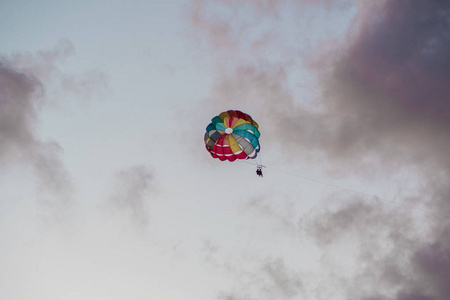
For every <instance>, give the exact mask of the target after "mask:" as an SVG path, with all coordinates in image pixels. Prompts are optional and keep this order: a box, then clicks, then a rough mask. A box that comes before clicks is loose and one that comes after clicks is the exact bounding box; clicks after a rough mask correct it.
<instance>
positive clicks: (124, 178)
mask: <svg viewBox="0 0 450 300" xmlns="http://www.w3.org/2000/svg"><path fill="white" fill-rule="evenodd" d="M153 180H154V177H153V174H152V173H151V172H150V171H149V170H148V169H147V167H145V166H142V165H138V166H134V167H130V168H127V169H124V170H122V171H120V172H119V173H118V174H117V176H116V178H115V182H114V188H113V190H114V192H113V194H112V195H111V196H110V198H109V200H108V203H109V204H110V205H112V206H113V207H114V209H118V210H119V211H120V212H121V213H124V214H126V215H127V216H128V217H130V218H131V220H132V222H133V223H135V224H136V225H139V226H143V227H145V226H146V225H147V224H148V222H149V212H148V199H149V198H148V197H149V195H150V193H151V192H153V188H154V187H153Z"/></svg>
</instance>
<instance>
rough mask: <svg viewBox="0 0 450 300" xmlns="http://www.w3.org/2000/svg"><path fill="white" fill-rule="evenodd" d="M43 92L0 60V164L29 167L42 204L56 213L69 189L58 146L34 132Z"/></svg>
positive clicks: (35, 80)
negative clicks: (33, 174)
mask: <svg viewBox="0 0 450 300" xmlns="http://www.w3.org/2000/svg"><path fill="white" fill-rule="evenodd" d="M44 91H45V90H44V86H43V85H42V83H41V82H40V81H39V79H38V78H37V77H35V76H33V75H32V74H28V73H26V72H24V71H22V70H20V69H17V68H15V66H14V65H13V64H12V63H11V62H10V61H8V60H5V59H3V60H1V61H0V163H1V164H2V165H3V166H5V167H7V166H12V165H29V166H31V167H32V168H33V170H34V172H35V173H36V179H37V186H38V190H39V191H40V192H41V196H40V197H41V200H42V201H43V202H42V203H45V204H46V205H48V206H51V207H52V209H57V210H58V211H59V210H61V209H62V207H65V206H66V204H67V203H68V201H69V199H70V193H71V188H72V187H71V183H70V176H69V174H68V172H67V171H66V170H65V168H64V166H63V163H62V161H61V159H60V153H61V151H62V149H61V147H60V146H59V145H58V144H57V143H56V142H47V141H42V140H41V139H40V138H38V136H37V133H36V127H37V124H38V120H39V111H40V108H41V106H42V105H43V103H44V95H45V93H44Z"/></svg>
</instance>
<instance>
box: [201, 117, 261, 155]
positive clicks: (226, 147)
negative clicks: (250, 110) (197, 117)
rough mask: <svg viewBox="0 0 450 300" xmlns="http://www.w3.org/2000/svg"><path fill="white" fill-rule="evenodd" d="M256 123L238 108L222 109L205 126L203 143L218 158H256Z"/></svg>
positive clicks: (257, 148) (257, 144) (257, 146)
mask: <svg viewBox="0 0 450 300" xmlns="http://www.w3.org/2000/svg"><path fill="white" fill-rule="evenodd" d="M258 127H259V126H258V123H256V121H254V120H253V119H252V117H250V116H249V115H248V114H246V113H243V112H241V111H239V110H228V111H224V112H223V113H221V114H220V115H218V116H215V117H214V118H212V120H211V123H210V124H209V125H208V126H207V127H206V133H205V145H206V150H208V151H209V153H211V156H212V157H214V158H218V159H220V160H229V161H235V160H236V159H249V158H252V159H253V158H256V156H257V155H258V152H259V150H260V146H259V141H258V139H259V136H260V133H259V131H258Z"/></svg>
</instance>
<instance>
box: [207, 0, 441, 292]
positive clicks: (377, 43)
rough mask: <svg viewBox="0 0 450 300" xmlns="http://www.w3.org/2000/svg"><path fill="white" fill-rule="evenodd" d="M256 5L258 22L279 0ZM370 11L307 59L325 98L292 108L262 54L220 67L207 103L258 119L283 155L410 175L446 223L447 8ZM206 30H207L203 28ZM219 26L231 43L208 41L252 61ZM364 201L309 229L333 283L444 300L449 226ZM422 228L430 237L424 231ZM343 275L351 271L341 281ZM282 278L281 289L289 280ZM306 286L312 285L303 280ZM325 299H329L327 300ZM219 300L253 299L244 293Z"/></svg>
mask: <svg viewBox="0 0 450 300" xmlns="http://www.w3.org/2000/svg"><path fill="white" fill-rule="evenodd" d="M202 3H203V2H202ZM254 4H255V14H259V16H260V17H261V16H263V15H265V14H266V13H267V12H264V9H266V10H272V9H276V7H277V5H281V1H280V2H277V1H275V2H270V3H269V2H264V5H266V6H259V5H263V2H254ZM269 4H270V5H269ZM303 4H304V3H303ZM369 4H370V3H367V2H364V1H358V8H359V13H358V15H357V17H356V18H355V20H354V22H353V23H352V24H351V26H350V28H349V30H348V35H347V37H346V39H345V40H343V41H339V42H333V43H332V44H326V48H322V49H316V50H317V51H316V52H315V53H314V55H310V56H308V59H309V60H308V61H304V59H305V56H302V57H298V58H297V61H302V62H304V63H308V65H309V67H310V71H313V72H315V74H316V75H317V76H318V78H319V80H318V89H319V94H318V97H317V98H314V99H311V100H310V101H299V100H298V99H296V96H295V95H296V94H295V92H294V89H293V87H292V85H290V83H289V81H290V79H291V78H290V76H291V74H292V72H291V69H290V67H289V63H288V62H289V61H288V60H279V61H270V62H268V61H267V60H264V57H263V55H262V54H261V55H259V56H258V55H257V57H253V58H252V60H247V61H246V63H242V61H245V59H243V60H242V61H239V59H236V60H226V64H225V63H224V60H222V59H221V58H219V59H217V61H216V63H217V64H218V65H219V67H218V71H217V73H216V83H215V85H214V87H213V89H212V91H211V97H210V98H209V99H207V100H205V102H204V103H202V105H205V104H207V105H209V106H210V107H213V108H214V109H215V110H218V109H219V108H222V107H221V106H223V107H225V106H229V107H240V108H242V109H243V110H245V111H248V112H249V113H250V114H252V115H253V116H258V118H257V120H258V122H259V123H260V125H261V131H262V134H263V135H262V137H267V139H268V140H270V141H271V143H273V144H277V145H279V146H280V147H282V149H283V153H284V156H285V157H289V158H290V159H292V160H293V161H295V160H296V158H298V157H310V158H311V159H317V158H319V159H326V162H327V167H329V168H330V169H334V170H337V171H339V172H341V174H344V175H348V174H355V175H366V174H373V173H377V174H380V175H383V176H385V177H388V178H389V177H390V176H395V175H396V174H399V173H400V172H401V171H402V170H403V171H404V170H408V171H411V172H412V171H414V172H415V174H416V175H417V178H418V182H420V185H421V186H416V188H417V191H415V198H416V201H417V202H416V203H415V204H417V205H423V206H425V207H426V208H429V209H432V210H434V211H439V212H440V213H442V214H444V215H450V205H449V201H448V200H449V199H450V156H449V155H448V153H450V116H449V114H450V96H449V95H450V87H449V85H448V82H450V72H449V70H450V56H449V55H448V53H450V34H449V33H450V22H449V19H450V3H448V2H446V1H437V0H433V1H420V0H410V1H377V2H376V3H375V4H370V5H369ZM210 22H213V21H212V19H211V20H210V21H209V22H204V23H202V26H205V28H203V29H202V30H205V31H207V30H208V26H209V25H211V24H210ZM220 22H221V23H220V24H221V28H224V29H225V30H224V33H225V34H224V35H223V37H222V36H221V35H214V34H213V32H208V33H207V34H208V35H209V37H207V39H209V38H211V36H213V37H214V38H217V39H219V40H220V41H231V42H229V43H226V44H225V46H224V45H221V44H220V43H219V42H212V43H211V44H212V46H213V47H215V48H214V51H216V52H219V53H220V52H221V51H223V52H225V54H224V57H227V55H228V56H231V53H229V52H230V51H231V52H232V53H233V54H234V55H237V56H241V57H244V58H245V57H246V55H248V53H245V51H246V49H250V47H247V46H246V45H248V43H249V42H248V41H242V40H241V39H240V38H241V37H242V35H240V33H238V31H236V30H234V29H233V28H236V27H233V26H235V25H232V22H234V19H232V18H227V17H222V18H221V19H220ZM227 22H229V23H227ZM215 24H217V23H215ZM249 26H250V25H249ZM253 41H254V40H253ZM278 41H280V40H278ZM300 42H301V41H299V43H300ZM230 45H231V46H232V47H231V46H230ZM330 45H331V46H330ZM278 46H279V47H280V48H283V47H287V45H284V44H279V45H278ZM262 47H264V44H263V45H262ZM227 52H228V53H227ZM242 53H244V54H242ZM261 53H264V52H261ZM252 54H254V53H252ZM226 108H228V107H225V109H226ZM260 120H264V121H260ZM364 201H366V200H362V199H359V198H355V199H354V201H350V202H348V201H342V203H343V204H341V205H340V206H338V208H337V209H336V210H334V211H330V210H325V211H322V212H320V213H318V214H316V215H313V216H311V217H309V219H308V221H307V222H306V223H302V225H303V229H304V230H305V231H306V232H307V233H308V234H309V235H310V237H311V238H313V240H314V242H315V243H316V244H317V245H318V246H320V247H321V250H322V251H324V255H325V257H326V258H325V259H324V263H325V264H324V268H327V269H326V270H328V271H329V272H328V273H327V272H325V273H324V274H323V276H324V278H326V280H327V285H328V286H329V287H330V288H331V287H335V288H336V289H337V290H339V292H340V293H342V294H343V295H344V296H343V299H349V298H350V299H371V300H381V299H396V300H430V299H433V300H443V299H447V298H448V297H449V295H450V290H449V289H448V287H449V286H450V282H449V278H450V276H449V274H448V270H449V269H450V266H449V265H448V257H449V254H450V252H449V249H450V247H449V245H450V228H449V225H448V224H449V220H448V219H446V218H440V217H435V216H433V215H431V214H430V215H426V218H427V219H428V221H429V224H428V225H427V226H424V225H423V223H420V220H422V219H421V218H418V219H415V218H413V213H412V211H411V210H409V209H408V208H404V209H402V210H401V211H400V210H388V209H386V207H385V206H383V205H380V204H374V203H366V202H364ZM402 201H405V203H407V202H408V199H402ZM256 204H258V205H256ZM255 208H259V211H260V212H261V214H263V215H264V216H267V213H268V212H269V213H271V214H272V215H273V213H274V212H275V211H274V210H273V209H272V208H268V209H267V208H266V207H264V206H261V205H260V204H259V203H255ZM255 211H258V210H255ZM276 217H277V218H279V217H280V216H279V215H276ZM281 218H283V216H281ZM285 220H286V222H291V220H290V219H288V218H287V217H286V219H285ZM421 227H425V228H421ZM421 229H422V230H424V231H425V232H426V236H425V238H424V237H423V236H422V235H421V234H419V233H418V232H420V231H421ZM348 245H351V246H352V247H353V248H346V247H347V246H348ZM339 249H347V250H348V251H349V252H351V253H354V251H356V255H355V256H352V257H345V259H344V258H340V259H343V262H342V264H344V261H345V262H348V264H347V265H342V264H341V262H340V261H339V258H336V256H333V255H332V253H333V251H338V250H339ZM355 249H356V250H355ZM348 260H350V262H349V261H348ZM340 267H346V268H347V269H346V270H345V271H343V272H339V268H340ZM277 274H278V275H277V278H279V279H280V280H282V279H281V278H283V276H282V272H279V273H277ZM337 274H338V275H337ZM336 277H337V278H336ZM304 288H305V290H308V289H311V288H312V287H311V286H309V285H308V284H306V283H305V284H304ZM325 290H327V288H324V291H325ZM318 295H319V296H318V297H319V299H321V296H320V295H326V293H325V294H320V293H319V294H318ZM222 298H223V299H253V298H252V297H251V296H250V294H248V293H247V292H246V291H245V290H244V291H242V292H240V293H238V292H230V293H224V294H223V295H222ZM324 298H326V297H324Z"/></svg>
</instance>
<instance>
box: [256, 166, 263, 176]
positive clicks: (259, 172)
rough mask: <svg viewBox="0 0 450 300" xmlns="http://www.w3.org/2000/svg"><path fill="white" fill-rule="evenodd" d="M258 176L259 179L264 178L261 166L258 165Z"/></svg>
mask: <svg viewBox="0 0 450 300" xmlns="http://www.w3.org/2000/svg"><path fill="white" fill-rule="evenodd" d="M256 175H258V176H259V177H263V173H262V166H261V165H258V167H257V168H256Z"/></svg>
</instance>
